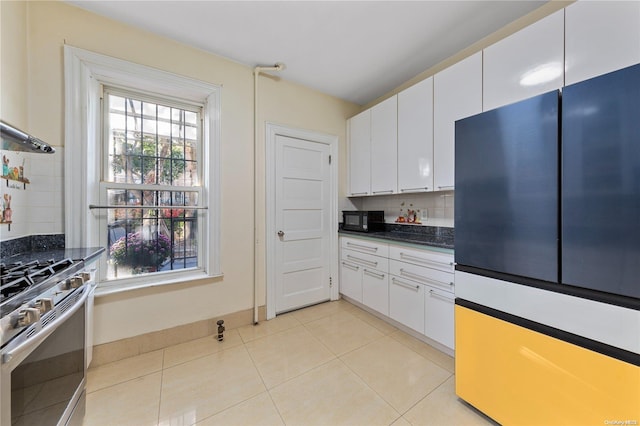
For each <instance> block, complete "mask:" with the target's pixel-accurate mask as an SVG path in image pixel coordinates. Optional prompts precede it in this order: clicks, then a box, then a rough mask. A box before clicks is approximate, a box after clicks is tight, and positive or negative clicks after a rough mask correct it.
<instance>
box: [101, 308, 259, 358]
mask: <svg viewBox="0 0 640 426" xmlns="http://www.w3.org/2000/svg"><path fill="white" fill-rule="evenodd" d="M221 319H222V320H224V326H225V329H226V330H233V329H234V328H238V327H242V326H245V325H249V324H252V323H253V309H246V310H243V311H238V312H233V313H231V314H226V315H221V316H219V317H216V318H211V319H207V320H202V321H196V322H192V323H189V324H184V325H179V326H177V327H173V328H168V329H165V330H160V331H154V332H151V333H145V334H141V335H138V336H133V337H129V338H126V339H121V340H116V341H113V342H108V343H103V344H100V345H96V346H94V347H93V359H92V361H91V365H90V367H98V366H100V365H103V364H108V363H110V362H114V361H119V360H121V359H125V358H129V357H132V356H136V355H140V354H144V353H147V352H152V351H156V350H159V349H164V348H166V347H169V346H173V345H177V344H179V343H184V342H188V341H190V340H194V339H199V338H201V337H206V336H210V335H213V334H217V332H218V326H217V324H216V322H217V321H218V320H221ZM258 319H259V320H260V321H264V320H266V308H265V306H260V307H259V308H258Z"/></svg>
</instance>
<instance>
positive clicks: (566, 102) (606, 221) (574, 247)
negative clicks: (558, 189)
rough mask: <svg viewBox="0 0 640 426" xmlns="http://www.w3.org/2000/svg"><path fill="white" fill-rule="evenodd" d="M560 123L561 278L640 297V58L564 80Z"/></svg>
mask: <svg viewBox="0 0 640 426" xmlns="http://www.w3.org/2000/svg"><path fill="white" fill-rule="evenodd" d="M562 123H563V127H562V144H563V145H562V283H564V284H569V285H573V286H578V287H584V288H589V289H593V290H600V291H604V292H607V293H613V294H618V295H623V296H631V297H636V298H640V65H635V66H632V67H629V68H624V69H622V70H619V71H616V72H613V73H610V74H605V75H603V76H600V77H596V78H593V79H591V80H587V81H584V82H581V83H576V84H574V85H571V86H567V87H565V88H564V90H563V94H562ZM456 231H457V230H456Z"/></svg>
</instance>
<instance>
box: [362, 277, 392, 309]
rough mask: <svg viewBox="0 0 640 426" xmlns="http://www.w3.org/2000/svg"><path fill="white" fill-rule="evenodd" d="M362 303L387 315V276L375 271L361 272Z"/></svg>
mask: <svg viewBox="0 0 640 426" xmlns="http://www.w3.org/2000/svg"><path fill="white" fill-rule="evenodd" d="M362 303H363V304H364V305H366V306H368V307H370V308H371V309H375V310H376V311H378V312H380V313H381V314H384V315H387V316H388V315H389V275H388V274H387V273H385V272H382V271H378V270H375V269H370V268H364V269H363V270H362Z"/></svg>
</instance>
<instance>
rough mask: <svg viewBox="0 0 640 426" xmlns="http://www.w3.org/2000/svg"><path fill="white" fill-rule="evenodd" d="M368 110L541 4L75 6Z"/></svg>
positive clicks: (145, 3) (176, 3)
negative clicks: (270, 70) (270, 68)
mask: <svg viewBox="0 0 640 426" xmlns="http://www.w3.org/2000/svg"><path fill="white" fill-rule="evenodd" d="M68 3H71V4H73V5H75V6H78V7H81V8H83V9H86V10H89V11H91V12H94V13H97V14H100V15H104V16H107V17H110V18H112V19H115V20H117V21H121V22H125V23H128V24H131V25H134V26H136V27H139V28H142V29H145V30H148V31H151V32H153V33H156V34H160V35H162V36H165V37H168V38H171V39H174V40H177V41H180V42H182V43H185V44H187V45H191V46H195V47H198V48H200V49H203V50H206V51H209V52H212V53H215V54H217V55H221V56H224V57H226V58H229V59H232V60H234V61H237V62H240V63H242V64H246V65H248V66H250V67H254V66H256V65H272V64H274V63H275V62H284V63H285V64H286V69H285V70H284V71H282V72H280V74H281V76H282V78H284V79H287V80H290V81H293V82H297V83H300V84H303V85H305V86H308V87H312V88H314V89H317V90H319V91H321V92H324V93H327V94H329V95H333V96H336V97H338V98H342V99H345V100H348V101H351V102H355V103H357V104H360V105H363V104H366V103H368V102H371V101H372V100H374V99H376V98H378V97H380V96H382V95H384V94H385V93H387V92H389V91H390V90H393V89H394V88H396V87H397V86H399V85H401V84H402V83H404V82H405V81H407V80H409V79H411V78H412V77H415V76H416V75H418V74H420V73H421V72H422V71H425V70H426V69H428V68H430V67H432V66H433V65H436V64H437V63H439V62H441V61H442V60H444V59H446V58H448V57H450V56H452V55H453V54H455V53H457V52H459V51H460V50H462V49H464V48H465V47H468V46H469V45H471V44H473V43H474V42H476V41H478V40H479V39H481V38H483V37H485V36H487V35H489V34H491V33H492V32H494V31H496V30H498V29H499V28H501V27H503V26H504V25H506V24H508V23H510V22H512V21H514V20H516V19H517V18H519V17H521V16H523V15H526V14H527V13H529V12H530V11H532V10H534V9H536V8H538V7H540V6H542V5H543V4H544V3H546V2H545V1H524V0H517V1H93V0H91V1H69V2H68Z"/></svg>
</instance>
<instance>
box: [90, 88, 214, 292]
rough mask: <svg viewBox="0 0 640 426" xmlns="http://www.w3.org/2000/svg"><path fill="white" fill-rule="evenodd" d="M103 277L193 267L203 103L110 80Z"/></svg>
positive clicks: (105, 106)
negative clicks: (150, 93)
mask: <svg viewBox="0 0 640 426" xmlns="http://www.w3.org/2000/svg"><path fill="white" fill-rule="evenodd" d="M103 111H104V113H103V128H104V132H103V134H104V136H103V143H102V144H103V151H102V152H103V161H104V167H103V175H104V176H103V178H102V183H101V192H102V198H103V199H106V204H107V205H108V206H122V207H117V208H115V207H113V208H109V209H107V215H106V222H107V223H106V226H104V225H103V226H101V229H102V230H103V232H106V234H107V248H108V250H107V256H108V262H107V274H106V279H107V280H114V279H120V278H127V277H131V276H135V275H142V274H149V273H158V272H166V271H175V270H180V269H190V268H197V267H198V265H199V264H200V263H201V262H199V252H200V251H199V250H198V247H199V241H200V240H201V239H202V237H201V235H200V234H201V227H199V226H198V216H199V210H198V208H197V207H200V206H199V200H200V199H201V198H202V197H201V193H202V188H201V186H200V181H201V179H200V170H201V168H200V167H199V166H200V160H199V155H200V153H201V152H202V146H201V141H202V138H201V136H200V134H201V126H200V115H201V108H200V107H194V106H191V105H187V104H179V103H175V102H170V101H169V100H166V99H159V98H154V97H150V96H145V95H144V94H138V93H132V92H127V91H121V90H118V89H115V88H107V89H106V90H105V91H104V100H103Z"/></svg>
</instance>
